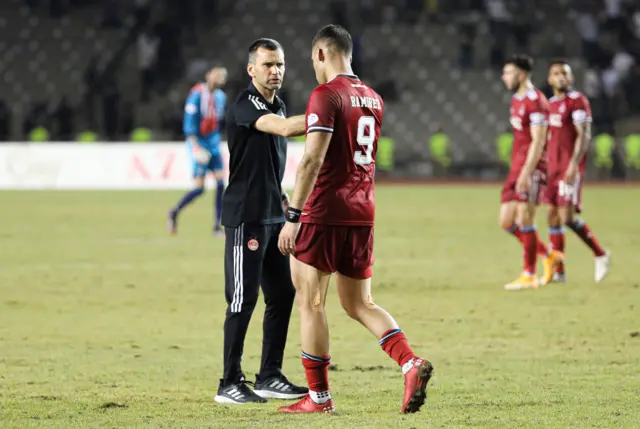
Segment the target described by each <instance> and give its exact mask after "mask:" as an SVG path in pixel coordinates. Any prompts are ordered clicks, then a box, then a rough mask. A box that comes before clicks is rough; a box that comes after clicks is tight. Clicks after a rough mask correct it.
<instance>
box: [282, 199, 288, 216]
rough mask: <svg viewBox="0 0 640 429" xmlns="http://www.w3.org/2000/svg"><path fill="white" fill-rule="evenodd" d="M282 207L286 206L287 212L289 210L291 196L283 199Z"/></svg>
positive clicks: (285, 210)
mask: <svg viewBox="0 0 640 429" xmlns="http://www.w3.org/2000/svg"><path fill="white" fill-rule="evenodd" d="M282 207H283V208H284V212H285V213H286V212H287V210H289V198H285V199H284V200H282Z"/></svg>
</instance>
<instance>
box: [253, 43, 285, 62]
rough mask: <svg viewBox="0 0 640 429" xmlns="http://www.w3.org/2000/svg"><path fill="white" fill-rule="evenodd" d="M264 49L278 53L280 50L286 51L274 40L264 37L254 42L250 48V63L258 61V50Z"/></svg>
mask: <svg viewBox="0 0 640 429" xmlns="http://www.w3.org/2000/svg"><path fill="white" fill-rule="evenodd" d="M260 48H263V49H266V50H267V51H277V50H278V49H279V50H281V51H284V49H282V45H281V44H280V43H279V42H278V41H277V40H274V39H267V38H266V37H262V38H260V39H258V40H256V41H254V42H253V43H252V44H251V46H249V62H250V63H254V62H255V60H256V52H258V49H260Z"/></svg>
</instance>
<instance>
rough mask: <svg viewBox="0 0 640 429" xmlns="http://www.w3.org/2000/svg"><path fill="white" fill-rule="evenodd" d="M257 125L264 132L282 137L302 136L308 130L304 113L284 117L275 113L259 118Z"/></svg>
mask: <svg viewBox="0 0 640 429" xmlns="http://www.w3.org/2000/svg"><path fill="white" fill-rule="evenodd" d="M255 127H256V129H257V130H258V131H262V132H263V133H269V134H275V135H278V136H282V137H295V136H301V135H303V134H304V133H305V130H306V126H305V122H304V115H298V116H291V117H290V118H283V117H282V116H280V115H276V114H274V113H270V114H268V115H264V116H261V117H260V118H258V120H257V121H256V124H255Z"/></svg>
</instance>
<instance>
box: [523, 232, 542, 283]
mask: <svg viewBox="0 0 640 429" xmlns="http://www.w3.org/2000/svg"><path fill="white" fill-rule="evenodd" d="M520 241H522V247H524V271H525V272H526V273H528V274H531V275H535V274H536V268H537V267H536V264H537V262H538V253H537V252H538V250H539V249H538V243H539V241H538V232H537V231H536V228H535V226H523V227H521V228H520Z"/></svg>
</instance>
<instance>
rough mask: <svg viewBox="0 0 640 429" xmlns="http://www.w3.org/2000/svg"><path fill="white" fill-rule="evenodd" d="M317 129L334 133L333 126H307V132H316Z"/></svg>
mask: <svg viewBox="0 0 640 429" xmlns="http://www.w3.org/2000/svg"><path fill="white" fill-rule="evenodd" d="M316 131H325V132H328V133H332V132H333V128H329V127H318V126H315V127H309V128H307V134H309V133H313V132H316Z"/></svg>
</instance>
